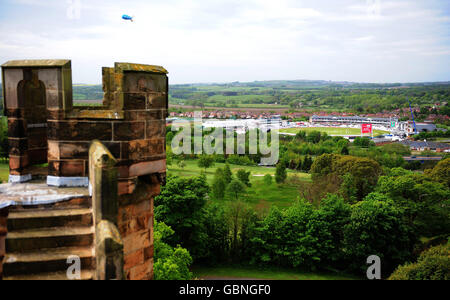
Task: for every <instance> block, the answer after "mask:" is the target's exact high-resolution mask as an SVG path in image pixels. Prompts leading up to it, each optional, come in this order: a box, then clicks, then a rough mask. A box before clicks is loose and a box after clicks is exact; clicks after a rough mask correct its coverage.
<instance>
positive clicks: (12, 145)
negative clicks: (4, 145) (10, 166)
mask: <svg viewBox="0 0 450 300" xmlns="http://www.w3.org/2000/svg"><path fill="white" fill-rule="evenodd" d="M8 144H9V155H13V156H23V155H25V154H26V151H27V150H28V139H27V138H8Z"/></svg>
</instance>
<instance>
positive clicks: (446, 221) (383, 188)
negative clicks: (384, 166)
mask: <svg viewBox="0 0 450 300" xmlns="http://www.w3.org/2000/svg"><path fill="white" fill-rule="evenodd" d="M376 191H377V192H379V193H383V194H385V195H388V196H389V197H390V198H391V199H393V200H394V203H395V205H396V206H397V207H398V208H400V209H402V210H403V211H404V214H405V217H406V219H407V221H408V222H409V223H410V224H411V226H414V227H415V230H416V231H417V232H418V233H421V234H423V235H427V236H435V235H440V234H445V233H448V232H449V230H450V218H449V216H450V190H449V189H448V188H447V187H446V186H445V185H444V184H442V183H438V182H435V181H433V180H432V179H431V178H430V177H429V176H427V175H424V174H418V173H414V172H411V171H406V170H404V169H401V168H395V169H391V171H390V172H389V174H388V175H386V176H382V177H380V179H379V181H378V184H377V186H376Z"/></svg>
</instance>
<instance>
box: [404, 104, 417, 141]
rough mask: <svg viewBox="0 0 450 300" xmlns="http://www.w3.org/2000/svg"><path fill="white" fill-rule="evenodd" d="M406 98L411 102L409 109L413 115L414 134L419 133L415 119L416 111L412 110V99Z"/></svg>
mask: <svg viewBox="0 0 450 300" xmlns="http://www.w3.org/2000/svg"><path fill="white" fill-rule="evenodd" d="M406 99H407V100H408V103H409V110H410V111H411V117H412V121H413V125H414V134H417V133H418V132H417V127H416V121H415V120H414V112H413V110H412V106H411V101H409V97H406Z"/></svg>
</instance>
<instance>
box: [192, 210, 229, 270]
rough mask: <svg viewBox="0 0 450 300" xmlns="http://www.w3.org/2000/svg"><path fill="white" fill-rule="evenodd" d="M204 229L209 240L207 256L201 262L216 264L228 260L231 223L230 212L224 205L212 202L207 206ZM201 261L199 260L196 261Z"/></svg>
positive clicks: (207, 242) (206, 243) (207, 241)
mask: <svg viewBox="0 0 450 300" xmlns="http://www.w3.org/2000/svg"><path fill="white" fill-rule="evenodd" d="M203 220H204V225H203V229H204V230H205V236H207V240H206V242H205V247H206V249H207V251H206V254H205V256H204V257H203V258H202V259H201V261H200V263H203V264H208V265H216V264H218V263H221V262H226V261H227V259H228V257H229V250H230V236H229V234H230V230H229V228H230V224H229V218H228V213H227V211H226V210H225V209H224V206H223V205H219V204H210V205H208V206H207V207H206V208H205V217H204V219H203ZM196 263H199V261H196Z"/></svg>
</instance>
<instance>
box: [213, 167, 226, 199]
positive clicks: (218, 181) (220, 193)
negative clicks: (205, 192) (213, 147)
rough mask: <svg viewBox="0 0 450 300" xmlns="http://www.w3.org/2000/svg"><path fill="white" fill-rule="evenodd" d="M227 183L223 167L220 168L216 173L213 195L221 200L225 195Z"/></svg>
mask: <svg viewBox="0 0 450 300" xmlns="http://www.w3.org/2000/svg"><path fill="white" fill-rule="evenodd" d="M226 188H227V183H226V181H225V178H224V172H223V169H221V168H218V169H217V170H216V173H215V174H214V179H213V183H212V186H211V190H212V195H213V197H214V198H215V199H218V200H221V199H223V198H224V197H225V190H226Z"/></svg>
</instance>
